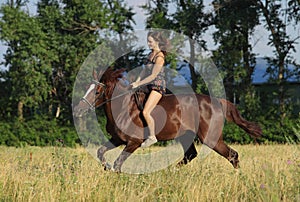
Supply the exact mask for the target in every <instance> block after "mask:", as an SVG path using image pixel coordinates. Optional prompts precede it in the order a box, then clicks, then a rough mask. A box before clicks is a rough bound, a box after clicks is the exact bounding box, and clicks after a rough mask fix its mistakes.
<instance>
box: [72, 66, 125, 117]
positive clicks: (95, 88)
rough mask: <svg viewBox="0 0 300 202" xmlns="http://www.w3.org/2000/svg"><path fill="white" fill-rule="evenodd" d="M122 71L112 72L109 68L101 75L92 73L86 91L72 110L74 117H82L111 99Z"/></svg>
mask: <svg viewBox="0 0 300 202" xmlns="http://www.w3.org/2000/svg"><path fill="white" fill-rule="evenodd" d="M123 71H124V70H116V71H113V69H112V68H109V69H107V70H106V71H105V72H104V73H103V75H102V73H97V72H96V71H94V72H93V80H92V82H91V83H90V84H89V87H88V90H87V91H86V93H85V95H84V96H83V97H82V98H81V100H80V102H79V103H78V105H77V106H75V108H74V111H73V113H74V116H75V117H82V116H83V115H84V114H85V113H87V112H88V111H89V110H95V109H96V108H97V107H99V106H101V105H103V104H104V103H106V101H107V100H109V99H110V98H111V96H112V93H113V89H114V87H115V85H116V83H117V82H118V78H120V77H122V72H123ZM101 75H102V76H101ZM100 77H101V78H100Z"/></svg>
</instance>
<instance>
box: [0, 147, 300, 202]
mask: <svg viewBox="0 0 300 202" xmlns="http://www.w3.org/2000/svg"><path fill="white" fill-rule="evenodd" d="M199 147H200V146H199ZM199 147H198V149H199ZM232 147H233V148H234V149H235V150H237V151H238V152H239V155H240V163H241V164H240V165H241V168H240V169H238V170H235V169H233V168H232V166H231V164H230V163H229V162H228V161H227V160H226V159H224V158H223V157H221V156H219V155H218V154H216V153H214V152H212V153H210V154H209V155H208V156H207V157H206V158H205V159H200V158H197V159H195V160H193V161H192V162H191V163H190V164H188V165H186V166H183V167H181V168H177V167H176V166H175V165H171V166H169V167H168V168H166V169H163V170H160V171H157V172H153V173H148V174H139V175H138V174H126V173H120V174H117V173H113V172H111V171H104V170H103V168H102V167H101V166H100V164H99V163H98V162H97V161H96V160H95V159H94V158H93V157H92V156H91V155H90V154H89V153H88V152H87V151H86V150H85V149H84V148H77V149H70V148H64V147H46V148H40V147H25V148H11V147H0V170H1V172H0V201H297V202H298V201H300V150H299V145H260V146H255V145H245V146H240V145H232ZM151 149H155V148H151Z"/></svg>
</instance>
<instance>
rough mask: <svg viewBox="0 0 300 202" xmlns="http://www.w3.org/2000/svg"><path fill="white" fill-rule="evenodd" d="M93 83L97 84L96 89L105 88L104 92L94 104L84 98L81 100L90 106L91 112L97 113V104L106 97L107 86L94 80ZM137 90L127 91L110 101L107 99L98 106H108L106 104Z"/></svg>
mask: <svg viewBox="0 0 300 202" xmlns="http://www.w3.org/2000/svg"><path fill="white" fill-rule="evenodd" d="M92 83H93V84H95V85H96V87H98V86H100V87H103V88H104V90H103V91H102V93H101V95H100V96H98V97H97V98H96V99H95V100H94V102H93V103H91V102H89V101H88V99H86V98H85V97H82V98H81V101H83V102H85V103H86V104H88V105H89V110H92V111H95V110H96V107H95V104H96V102H97V101H98V100H99V99H100V98H102V97H103V96H104V92H105V90H106V85H105V84H104V83H101V82H99V81H97V80H92ZM138 88H139V87H138ZM136 90H137V89H130V90H128V91H126V92H125V93H122V94H119V95H117V96H115V97H113V98H110V99H106V100H105V101H104V102H102V103H101V104H100V105H99V106H97V107H100V106H102V105H104V104H106V103H108V102H110V101H113V100H115V99H117V98H119V97H122V96H124V95H126V94H129V93H131V92H132V91H136Z"/></svg>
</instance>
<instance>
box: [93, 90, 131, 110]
mask: <svg viewBox="0 0 300 202" xmlns="http://www.w3.org/2000/svg"><path fill="white" fill-rule="evenodd" d="M134 90H136V89H130V90H128V91H126V92H125V93H122V94H120V95H117V96H115V97H112V98H110V99H107V100H105V101H104V102H102V103H101V104H100V105H99V106H97V108H98V107H101V106H102V105H104V104H106V103H108V102H111V101H113V100H115V99H117V98H120V97H122V96H124V95H127V94H129V93H131V92H133V91H134ZM94 108H95V107H94Z"/></svg>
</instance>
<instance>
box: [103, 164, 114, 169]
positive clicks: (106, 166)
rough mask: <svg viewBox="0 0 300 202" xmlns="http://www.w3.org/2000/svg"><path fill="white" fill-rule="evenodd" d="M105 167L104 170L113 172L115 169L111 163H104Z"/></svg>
mask: <svg viewBox="0 0 300 202" xmlns="http://www.w3.org/2000/svg"><path fill="white" fill-rule="evenodd" d="M103 166H104V170H112V169H113V167H112V166H111V165H110V164H109V163H104V164H103Z"/></svg>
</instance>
